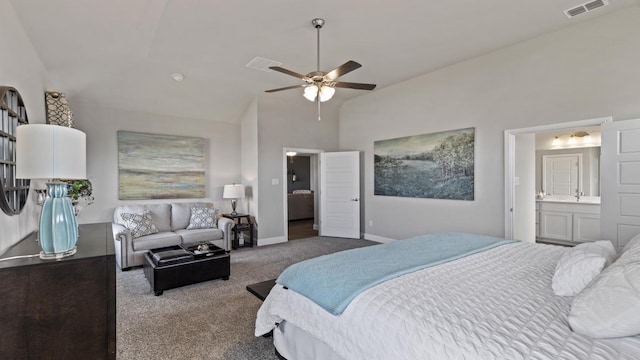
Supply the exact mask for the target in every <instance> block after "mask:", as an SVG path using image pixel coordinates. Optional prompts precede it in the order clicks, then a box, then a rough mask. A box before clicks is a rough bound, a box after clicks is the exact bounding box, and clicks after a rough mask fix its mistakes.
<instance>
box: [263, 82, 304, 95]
mask: <svg viewBox="0 0 640 360" xmlns="http://www.w3.org/2000/svg"><path fill="white" fill-rule="evenodd" d="M305 86H306V85H305V84H300V85H292V86H286V87H282V88H277V89H271V90H265V91H264V92H268V93H272V92H276V91H282V90H291V89H298V88H301V87H305Z"/></svg>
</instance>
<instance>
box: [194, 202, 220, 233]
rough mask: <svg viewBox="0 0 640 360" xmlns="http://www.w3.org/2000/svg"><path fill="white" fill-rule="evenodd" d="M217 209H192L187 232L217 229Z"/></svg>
mask: <svg viewBox="0 0 640 360" xmlns="http://www.w3.org/2000/svg"><path fill="white" fill-rule="evenodd" d="M217 216H218V209H214V208H208V207H195V206H194V207H192V208H191V218H190V219H189V225H188V226H187V230H193V229H217V228H218V225H217V223H216V218H217Z"/></svg>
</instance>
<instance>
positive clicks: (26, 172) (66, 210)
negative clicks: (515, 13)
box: [16, 124, 87, 259]
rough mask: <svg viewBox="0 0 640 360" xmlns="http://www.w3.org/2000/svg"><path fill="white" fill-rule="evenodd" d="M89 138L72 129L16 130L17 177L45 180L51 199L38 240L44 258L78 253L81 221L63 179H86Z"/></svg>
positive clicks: (38, 126)
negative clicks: (79, 224)
mask: <svg viewBox="0 0 640 360" xmlns="http://www.w3.org/2000/svg"><path fill="white" fill-rule="evenodd" d="M86 166H87V162H86V135H85V133H83V132H82V131H79V130H76V129H72V128H70V127H64V126H58V125H45V124H31V125H21V126H18V127H17V129H16V177H17V178H20V179H46V180H47V181H48V182H47V191H48V193H49V198H47V199H46V200H45V202H44V204H42V212H41V213H40V226H39V229H38V241H39V242H40V247H42V251H41V252H40V258H41V259H59V258H62V257H65V256H70V255H73V254H75V253H76V243H77V242H78V222H77V221H76V217H75V215H74V211H73V206H72V205H71V200H70V199H69V197H67V183H66V182H64V181H60V179H85V178H86Z"/></svg>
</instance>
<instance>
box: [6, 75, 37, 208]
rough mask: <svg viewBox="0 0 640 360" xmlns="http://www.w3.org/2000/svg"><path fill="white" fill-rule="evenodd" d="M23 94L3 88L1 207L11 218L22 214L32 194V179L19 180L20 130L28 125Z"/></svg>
mask: <svg viewBox="0 0 640 360" xmlns="http://www.w3.org/2000/svg"><path fill="white" fill-rule="evenodd" d="M28 123H29V121H28V119H27V110H26V109H25V107H24V102H23V101H22V97H21V96H20V93H18V91H17V90H16V89H14V88H12V87H9V86H0V208H2V211H3V212H4V213H5V214H7V215H16V214H19V213H20V211H22V208H23V207H24V205H25V204H26V203H27V196H28V195H29V184H30V180H29V179H16V128H17V127H18V126H20V125H23V124H28Z"/></svg>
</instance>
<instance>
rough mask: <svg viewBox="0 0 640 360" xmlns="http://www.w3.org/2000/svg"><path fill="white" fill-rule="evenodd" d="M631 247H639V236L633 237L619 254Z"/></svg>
mask: <svg viewBox="0 0 640 360" xmlns="http://www.w3.org/2000/svg"><path fill="white" fill-rule="evenodd" d="M632 247H640V234H638V235H636V236H634V237H633V238H632V239H631V240H629V242H628V243H627V244H626V245H625V246H624V248H622V252H621V253H620V254H624V253H625V252H627V251H628V250H630V249H631V248H632Z"/></svg>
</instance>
